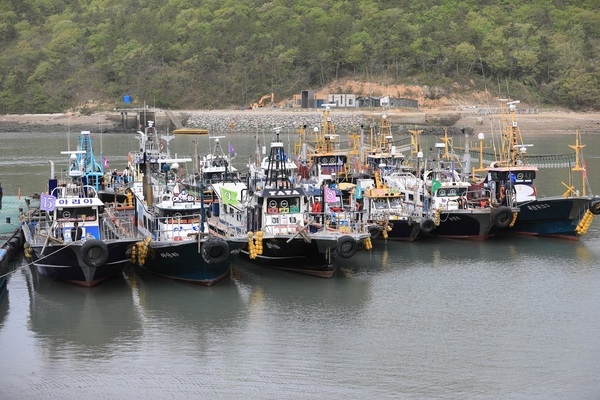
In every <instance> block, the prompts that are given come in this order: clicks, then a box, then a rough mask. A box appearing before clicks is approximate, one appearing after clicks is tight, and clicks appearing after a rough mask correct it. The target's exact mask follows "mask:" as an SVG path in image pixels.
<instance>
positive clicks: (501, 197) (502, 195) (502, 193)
mask: <svg viewBox="0 0 600 400" xmlns="http://www.w3.org/2000/svg"><path fill="white" fill-rule="evenodd" d="M505 198H506V188H505V187H504V186H500V200H504V199H505Z"/></svg>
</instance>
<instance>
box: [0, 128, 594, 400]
mask: <svg viewBox="0 0 600 400" xmlns="http://www.w3.org/2000/svg"><path fill="white" fill-rule="evenodd" d="M68 136H71V137H70V139H71V144H70V149H71V150H73V149H75V147H76V141H75V139H76V136H77V133H72V134H71V135H68V134H67V133H65V132H50V133H47V134H39V133H37V134H34V133H31V134H28V133H0V137H1V138H2V144H3V145H2V146H1V147H0V171H1V172H0V174H1V177H0V182H1V183H2V185H3V188H4V194H5V195H8V194H13V192H14V193H16V192H17V189H20V191H21V193H22V194H23V195H25V194H32V193H35V192H38V193H39V192H42V191H44V190H45V181H46V179H47V178H48V176H49V174H50V166H49V162H48V161H49V160H52V161H54V162H55V168H56V171H57V172H59V171H60V170H61V169H62V168H66V159H65V157H66V156H65V155H61V154H60V152H61V151H64V150H67V139H69V137H68ZM257 138H258V139H259V140H260V141H261V146H262V145H268V143H269V140H270V138H271V137H270V132H259V133H232V134H231V135H228V136H227V137H225V138H222V139H221V141H222V142H223V144H224V145H223V148H224V149H229V144H231V145H232V147H234V148H235V151H236V152H237V153H238V156H237V158H236V159H235V164H236V166H237V167H238V169H240V170H243V169H244V166H245V165H246V163H247V162H248V160H249V159H253V158H254V154H253V152H254V149H255V147H256V139H257ZM549 139H550V138H548V137H535V138H532V140H531V141H530V142H533V144H534V146H533V148H532V149H530V151H531V152H532V153H534V152H537V151H539V152H540V153H568V152H570V149H569V148H568V147H567V145H568V144H574V137H573V136H570V135H564V136H563V135H560V136H554V137H552V138H551V140H549ZM582 139H583V141H584V142H585V143H586V144H587V147H586V148H585V149H584V155H585V156H586V163H587V174H588V177H589V178H590V184H591V186H592V188H593V189H596V191H598V192H600V138H598V137H595V136H589V137H583V138H582ZM209 140H211V139H209V138H208V136H187V135H186V136H182V137H179V136H178V137H176V138H175V139H174V140H172V141H171V143H170V145H171V151H172V152H173V153H178V155H179V156H189V155H191V152H192V149H193V142H198V143H199V152H200V154H203V153H206V152H207V151H208V143H209ZM294 140H295V137H294V136H293V133H289V134H288V133H284V142H285V144H286V145H288V141H289V143H293V141H294ZM136 146H137V140H136V139H135V135H134V134H130V133H128V134H110V135H103V136H102V137H100V136H99V135H97V136H95V141H94V149H95V152H96V155H97V156H100V152H101V150H102V153H103V155H104V156H105V157H106V158H107V159H108V160H109V162H110V164H111V168H117V169H119V170H122V169H123V168H124V167H125V166H126V162H127V161H126V160H127V154H126V151H127V150H128V149H134V148H135V147H136ZM288 147H289V146H288ZM560 171H562V170H560ZM553 174H558V177H555V176H554V175H553ZM568 180H569V177H568V174H563V172H560V174H559V169H544V170H543V171H540V173H539V179H538V182H539V185H538V189H539V192H541V193H547V194H549V195H555V194H561V193H562V192H563V191H564V190H565V188H564V186H563V185H562V183H561V182H568ZM574 184H575V185H577V182H576V181H575V182H574ZM374 245H375V246H374V249H373V250H371V251H366V250H362V251H360V252H359V253H357V255H356V256H355V257H353V258H351V259H348V260H341V261H340V263H339V268H338V271H337V273H336V275H335V276H334V277H333V278H332V279H322V278H315V277H310V276H303V275H299V274H293V273H286V272H280V271H271V270H265V269H261V268H260V267H257V266H255V265H253V264H250V263H247V262H245V261H243V260H239V261H238V262H236V263H235V265H234V266H233V268H232V273H231V276H230V277H229V278H227V279H226V280H224V281H222V282H220V283H219V284H217V285H215V286H212V287H203V286H196V285H190V284H183V283H178V282H174V281H170V280H165V279H160V278H157V277H154V276H151V275H147V274H144V273H140V272H137V271H135V270H130V269H127V270H126V271H125V273H124V274H123V276H122V277H119V278H116V279H112V280H109V281H106V282H104V283H102V284H100V285H98V286H96V287H93V288H82V287H77V286H74V285H71V284H67V283H63V282H56V281H51V280H48V279H44V278H42V277H39V276H38V275H37V274H36V273H35V270H34V269H32V268H30V267H29V266H28V265H27V261H26V260H25V259H24V258H23V257H22V256H19V258H17V259H16V260H15V261H14V263H15V267H17V271H16V272H15V273H14V274H12V275H11V276H10V277H9V281H8V290H7V293H6V294H5V296H4V298H2V299H0V398H1V399H11V400H12V399H81V398H88V399H148V398H157V399H201V398H210V399H249V398H250V399H341V398H343V399H598V398H600V380H599V379H598V376H600V335H598V332H600V290H599V288H600V221H599V220H598V219H596V220H595V221H594V222H593V223H592V225H591V227H590V229H589V231H588V232H587V234H586V235H584V236H583V238H582V239H581V240H580V241H578V242H575V241H563V240H554V239H544V238H533V237H502V238H500V237H497V238H492V239H490V240H487V241H477V242H470V241H460V240H440V239H436V240H431V239H426V240H422V241H416V242H412V243H396V242H387V243H386V242H384V241H376V242H375V243H374Z"/></svg>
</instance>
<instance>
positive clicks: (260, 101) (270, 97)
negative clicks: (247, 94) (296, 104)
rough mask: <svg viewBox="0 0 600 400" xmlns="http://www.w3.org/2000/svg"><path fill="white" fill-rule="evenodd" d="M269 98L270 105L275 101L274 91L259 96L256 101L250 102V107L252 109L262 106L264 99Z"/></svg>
mask: <svg viewBox="0 0 600 400" xmlns="http://www.w3.org/2000/svg"><path fill="white" fill-rule="evenodd" d="M269 99H270V101H271V105H273V102H274V101H275V94H274V93H268V94H265V95H264V96H263V97H261V98H260V100H259V101H258V103H252V104H251V107H250V108H252V109H253V110H254V109H255V108H259V107H264V106H265V100H269Z"/></svg>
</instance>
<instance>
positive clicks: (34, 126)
mask: <svg viewBox="0 0 600 400" xmlns="http://www.w3.org/2000/svg"><path fill="white" fill-rule="evenodd" d="M159 113H160V114H163V113H162V112H161V111H157V119H158V120H159V121H158V123H159V126H160V119H161V118H162V119H164V120H165V121H166V118H167V117H166V115H165V116H163V117H161V116H160V115H159ZM173 113H174V114H175V115H176V116H177V117H179V118H185V117H187V116H189V115H196V116H200V117H202V116H203V117H207V118H209V117H210V118H219V117H228V118H235V119H238V120H239V119H244V118H245V117H248V118H257V117H258V118H260V117H262V116H265V117H267V116H268V117H277V118H291V119H294V120H297V119H301V118H302V116H303V115H309V114H310V115H313V116H314V114H315V113H317V114H320V113H321V111H320V110H280V109H260V110H210V111H209V110H180V111H173ZM384 113H385V114H387V115H388V116H389V118H390V121H391V122H392V124H403V125H411V124H414V125H415V127H419V126H427V125H429V126H431V125H446V126H454V127H471V128H473V130H474V131H486V130H489V129H490V124H495V125H496V126H497V125H498V121H499V115H498V114H494V115H488V116H485V115H479V114H478V112H477V110H459V111H452V110H433V109H430V110H418V111H412V110H411V111H405V110H385V111H384V110H366V111H365V110H362V109H361V110H342V109H334V110H333V111H332V117H333V118H335V115H345V116H348V115H353V116H355V117H356V118H361V116H362V117H363V118H365V119H366V120H376V121H378V120H379V118H380V117H381V115H382V114H384ZM517 118H518V121H519V124H520V127H521V130H522V131H523V133H527V134H555V133H556V134H568V133H573V132H575V130H579V132H580V133H581V134H600V113H577V112H564V111H546V112H544V111H540V112H539V113H537V114H518V116H517ZM453 121H456V122H454V124H451V122H453ZM334 122H335V121H334ZM120 126H121V114H120V113H119V112H99V113H96V114H92V115H81V114H77V113H72V114H66V113H56V114H19V115H17V114H9V115H0V132H11V131H13V132H27V131H44V130H47V129H48V128H49V127H52V128H54V129H55V128H56V127H64V128H66V129H72V130H75V131H78V130H91V131H103V132H110V131H113V132H119V131H122V129H121V128H120Z"/></svg>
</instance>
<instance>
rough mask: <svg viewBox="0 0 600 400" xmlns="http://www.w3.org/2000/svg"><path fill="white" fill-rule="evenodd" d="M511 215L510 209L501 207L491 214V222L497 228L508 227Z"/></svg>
mask: <svg viewBox="0 0 600 400" xmlns="http://www.w3.org/2000/svg"><path fill="white" fill-rule="evenodd" d="M512 219H513V214H512V210H511V209H510V207H506V206H502V207H498V208H497V209H495V210H494V212H492V221H493V222H494V225H496V227H497V228H500V229H504V228H508V227H509V226H510V223H511V222H512Z"/></svg>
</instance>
